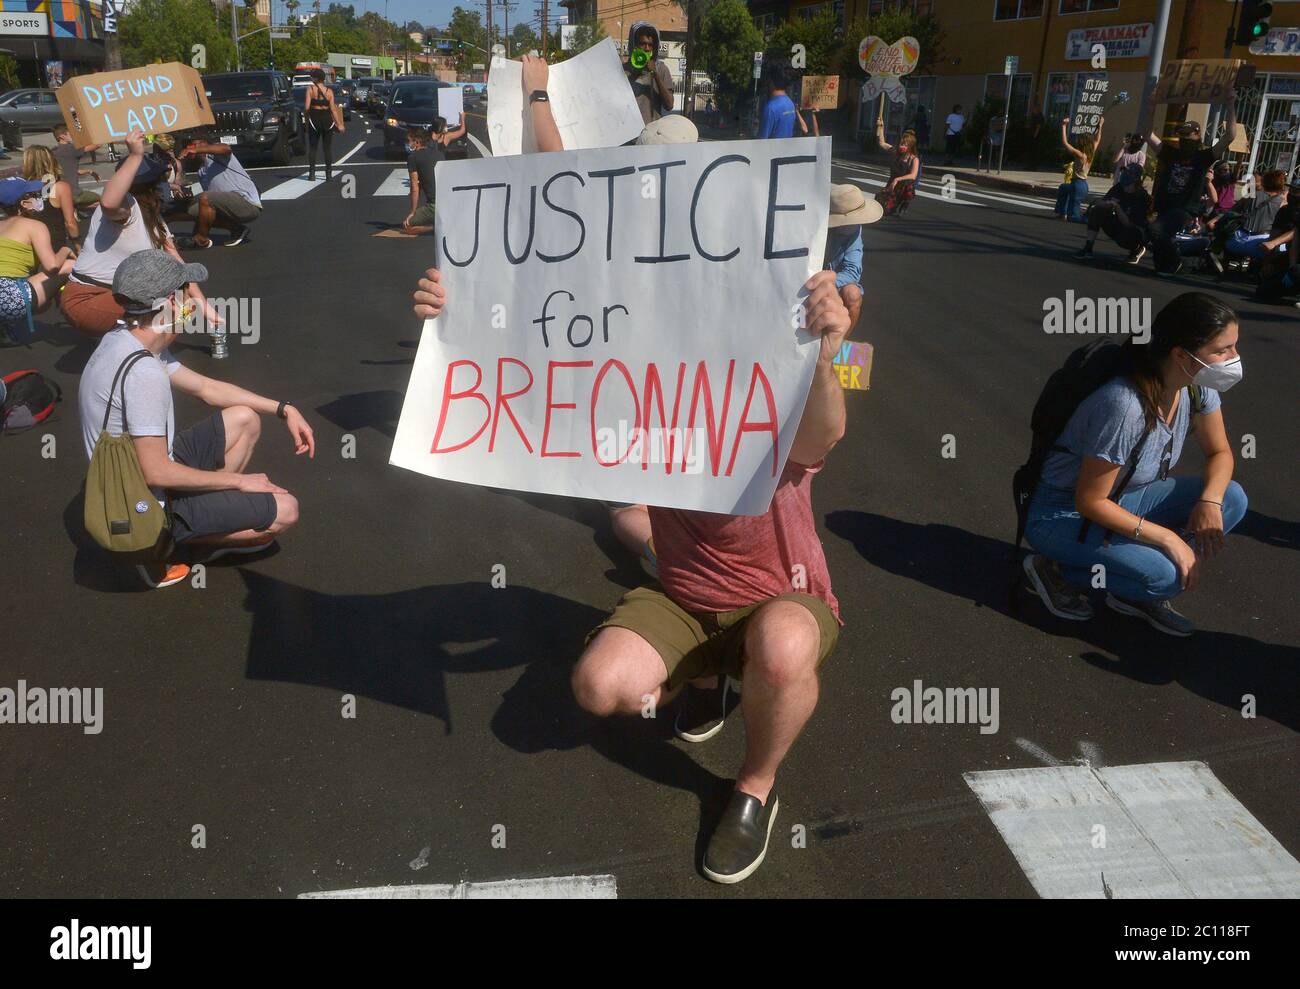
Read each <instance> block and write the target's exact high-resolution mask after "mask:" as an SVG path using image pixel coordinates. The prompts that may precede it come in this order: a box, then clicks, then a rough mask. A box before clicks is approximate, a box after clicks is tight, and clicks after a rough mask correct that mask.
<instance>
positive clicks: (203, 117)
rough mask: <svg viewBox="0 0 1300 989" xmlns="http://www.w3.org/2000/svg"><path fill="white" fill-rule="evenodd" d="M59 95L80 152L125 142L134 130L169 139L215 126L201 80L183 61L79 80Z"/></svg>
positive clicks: (58, 91) (65, 120)
mask: <svg viewBox="0 0 1300 989" xmlns="http://www.w3.org/2000/svg"><path fill="white" fill-rule="evenodd" d="M55 95H56V96H57V97H58V100H59V108H60V109H61V110H62V111H63V121H64V123H66V124H67V125H68V132H69V133H70V134H71V135H72V140H73V142H74V143H75V144H76V145H77V147H79V148H84V147H85V146H86V145H88V144H108V143H110V142H112V141H121V140H123V139H124V138H125V137H126V135H127V134H129V133H131V131H133V130H135V129H136V128H139V129H140V130H142V131H144V132H145V133H146V134H166V133H168V132H170V131H177V130H188V129H189V128H191V127H201V126H204V125H208V126H211V125H212V124H213V123H215V121H214V120H213V117H212V108H211V107H210V106H209V105H208V98H207V95H206V94H205V92H204V88H203V80H202V79H201V78H199V74H198V73H197V72H195V71H194V69H192V68H191V67H190V66H188V65H185V64H184V63H183V62H166V63H164V64H162V65H142V66H140V67H139V68H136V69H123V70H122V71H120V72H96V73H93V74H91V75H85V76H75V77H73V78H72V79H69V80H68V81H67V82H65V83H64V84H63V85H62V86H60V87H59V88H58V90H57V92H56V93H55Z"/></svg>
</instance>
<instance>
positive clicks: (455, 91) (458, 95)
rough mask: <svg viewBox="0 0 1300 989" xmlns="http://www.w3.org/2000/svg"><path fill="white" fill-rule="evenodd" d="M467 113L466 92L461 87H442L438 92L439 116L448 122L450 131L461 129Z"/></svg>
mask: <svg viewBox="0 0 1300 989" xmlns="http://www.w3.org/2000/svg"><path fill="white" fill-rule="evenodd" d="M464 112H465V91H464V90H463V89H461V88H460V87H459V86H442V87H441V88H439V90H438V116H440V117H441V118H442V119H443V120H445V121H447V127H448V129H451V128H454V127H459V126H460V118H461V115H462V114H464Z"/></svg>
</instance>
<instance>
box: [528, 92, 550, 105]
mask: <svg viewBox="0 0 1300 989" xmlns="http://www.w3.org/2000/svg"><path fill="white" fill-rule="evenodd" d="M528 102H529V103H549V102H551V98H550V97H549V96H547V95H546V90H544V89H534V90H533V91H532V92H531V93H529V94H528Z"/></svg>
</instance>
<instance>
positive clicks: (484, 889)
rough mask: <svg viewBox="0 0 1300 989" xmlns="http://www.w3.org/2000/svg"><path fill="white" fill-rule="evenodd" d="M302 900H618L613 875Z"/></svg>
mask: <svg viewBox="0 0 1300 989" xmlns="http://www.w3.org/2000/svg"><path fill="white" fill-rule="evenodd" d="M298 899H300V900H616V899H618V882H617V881H616V880H615V878H614V877H613V876H609V875H602V876H555V877H548V878H545V879H506V880H504V881H502V882H492V883H468V882H466V883H455V884H454V885H453V884H442V883H440V884H433V885H430V884H425V885H420V886H363V887H361V888H359V889H329V890H322V891H321V892H319V893H299V894H298Z"/></svg>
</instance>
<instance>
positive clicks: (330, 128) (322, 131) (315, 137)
mask: <svg viewBox="0 0 1300 989" xmlns="http://www.w3.org/2000/svg"><path fill="white" fill-rule="evenodd" d="M303 110H304V112H305V113H306V115H307V138H308V141H309V142H310V145H311V150H310V151H309V153H308V158H307V166H308V178H309V179H310V180H311V181H313V182H315V181H316V148H317V146H318V145H319V144H320V143H321V141H322V140H324V142H325V181H326V182H328V181H329V180H330V179H332V178H333V177H334V176H333V174H332V172H331V169H332V167H333V165H334V147H333V144H334V127H335V124H336V120H335V103H334V91H333V90H332V89H330V88H329V87H328V86H326V85H325V73H324V72H322V71H321V70H320V69H313V70H312V73H311V86H309V87H308V89H307V101H306V104H305V105H304V106H303Z"/></svg>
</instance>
